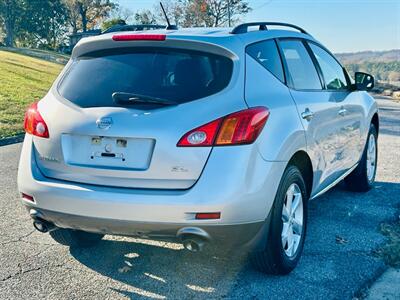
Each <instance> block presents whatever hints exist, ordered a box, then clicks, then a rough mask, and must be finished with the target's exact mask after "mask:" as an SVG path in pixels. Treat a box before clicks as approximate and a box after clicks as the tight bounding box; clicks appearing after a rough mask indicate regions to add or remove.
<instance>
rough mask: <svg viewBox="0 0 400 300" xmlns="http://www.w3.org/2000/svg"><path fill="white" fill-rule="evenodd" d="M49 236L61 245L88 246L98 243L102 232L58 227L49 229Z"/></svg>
mask: <svg viewBox="0 0 400 300" xmlns="http://www.w3.org/2000/svg"><path fill="white" fill-rule="evenodd" d="M50 236H51V237H52V238H53V240H55V241H56V242H57V243H59V244H61V245H65V246H70V247H79V248H88V247H92V246H94V245H96V244H97V243H99V242H100V240H101V239H102V238H103V236H104V234H97V233H91V232H85V231H80V230H72V229H65V228H58V229H56V230H53V231H50Z"/></svg>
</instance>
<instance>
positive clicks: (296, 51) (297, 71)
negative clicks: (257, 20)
mask: <svg viewBox="0 0 400 300" xmlns="http://www.w3.org/2000/svg"><path fill="white" fill-rule="evenodd" d="M280 45H281V47H282V50H283V56H284V58H285V61H286V64H287V67H288V71H289V75H290V79H291V82H292V85H293V87H294V88H295V89H298V90H315V89H321V88H322V86H321V81H320V80H319V76H318V73H317V70H316V69H315V66H314V63H313V62H312V60H311V58H310V56H309V55H308V52H307V50H306V48H305V47H304V45H303V43H302V42H301V41H298V40H283V41H281V42H280Z"/></svg>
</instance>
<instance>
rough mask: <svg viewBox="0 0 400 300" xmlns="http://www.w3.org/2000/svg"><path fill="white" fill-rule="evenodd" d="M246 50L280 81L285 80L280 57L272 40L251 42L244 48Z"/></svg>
mask: <svg viewBox="0 0 400 300" xmlns="http://www.w3.org/2000/svg"><path fill="white" fill-rule="evenodd" d="M246 52H247V54H249V55H250V56H251V57H252V58H254V59H255V60H256V61H258V62H259V63H260V64H261V65H262V66H263V67H264V68H266V69H267V70H268V71H270V72H271V73H272V74H274V75H275V77H277V78H278V79H279V80H280V81H282V82H284V81H285V78H284V75H283V69H282V62H281V58H280V56H279V52H278V49H277V47H276V43H275V41H274V40H268V41H263V42H259V43H255V44H252V45H250V46H248V47H247V48H246Z"/></svg>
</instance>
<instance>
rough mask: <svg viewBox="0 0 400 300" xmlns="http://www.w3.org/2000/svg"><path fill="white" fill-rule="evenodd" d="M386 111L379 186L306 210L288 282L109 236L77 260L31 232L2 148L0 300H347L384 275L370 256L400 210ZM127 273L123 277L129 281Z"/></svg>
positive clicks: (393, 128)
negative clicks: (383, 227) (298, 255)
mask: <svg viewBox="0 0 400 300" xmlns="http://www.w3.org/2000/svg"><path fill="white" fill-rule="evenodd" d="M380 104H381V118H382V120H381V122H382V129H381V136H380V139H379V146H380V150H379V155H380V162H379V168H378V175H377V183H376V187H375V189H374V190H372V191H370V192H369V193H367V194H357V193H351V192H348V191H346V190H345V189H344V187H343V186H338V187H336V188H335V189H333V190H332V191H330V192H329V193H327V194H326V195H324V196H323V197H321V198H319V199H318V200H314V201H312V202H311V204H310V224H309V228H308V229H309V231H308V237H307V241H306V245H305V251H304V255H303V257H302V259H301V261H300V264H299V266H298V268H297V269H296V270H295V271H294V272H293V273H292V274H290V275H289V276H285V277H273V276H265V275H263V274H260V273H257V272H256V271H253V270H252V269H251V267H250V266H249V264H248V262H247V260H246V257H245V255H244V254H243V253H237V252H233V251H225V252H223V251H210V252H207V253H202V254H198V255H195V254H192V253H188V252H186V251H184V250H182V247H181V246H180V245H177V244H170V243H159V242H153V241H143V240H137V239H132V238H120V237H112V236H107V237H106V240H105V241H103V242H101V244H100V245H99V246H97V247H96V248H93V249H91V250H73V249H69V248H68V247H64V246H60V245H57V244H55V243H54V242H53V241H52V240H51V239H50V238H49V236H48V235H46V234H41V233H38V232H35V231H33V229H32V226H31V221H30V220H29V217H28V216H27V214H26V212H25V210H24V209H23V208H22V206H21V205H20V203H19V199H18V193H17V191H16V173H17V162H18V156H19V152H20V148H21V146H20V144H16V145H11V146H4V147H1V148H0V171H1V173H0V174H1V176H0V191H1V192H0V217H1V219H0V220H1V221H0V245H1V246H0V298H4V299H11V298H12V299H19V298H24V299H27V298H32V299H38V298H45V297H46V298H51V299H60V298H62V299H65V298H74V299H77V298H79V299H106V298H110V299H120V298H133V299H138V298H139V299H141V298H143V299H146V298H147V299H148V298H156V299H163V298H169V299H187V298H229V299H230V298H237V299H243V298H244V299H249V298H251V299H271V298H274V299H275V298H277V299H279V298H282V299H311V298H312V299H318V298H321V299H346V298H347V299H350V298H352V297H353V295H354V293H356V292H357V291H358V290H359V289H360V288H361V287H363V286H364V285H365V284H366V283H367V282H368V281H370V280H372V279H373V278H375V277H376V276H378V275H379V274H380V272H381V271H382V270H383V268H384V265H383V263H382V262H381V261H380V260H379V259H377V258H375V257H374V256H373V255H371V251H372V250H373V249H374V248H375V247H377V246H378V245H379V244H380V243H382V242H383V241H384V238H383V236H381V235H380V233H379V232H378V230H377V228H378V225H379V223H380V222H382V221H385V220H390V219H394V218H395V216H396V211H397V208H398V206H399V204H400V197H399V194H400V159H399V154H400V153H399V150H400V105H399V104H394V103H393V102H390V101H382V102H380ZM125 271H126V272H125Z"/></svg>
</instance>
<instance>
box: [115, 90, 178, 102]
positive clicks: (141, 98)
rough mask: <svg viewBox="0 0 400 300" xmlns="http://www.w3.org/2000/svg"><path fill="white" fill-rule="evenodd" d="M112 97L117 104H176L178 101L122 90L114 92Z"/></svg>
mask: <svg viewBox="0 0 400 300" xmlns="http://www.w3.org/2000/svg"><path fill="white" fill-rule="evenodd" d="M112 98H113V100H114V102H115V103H117V104H142V103H146V104H158V105H178V104H179V103H178V102H175V101H171V100H167V99H162V98H157V97H151V96H145V95H141V94H135V93H124V92H115V93H113V94H112Z"/></svg>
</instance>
